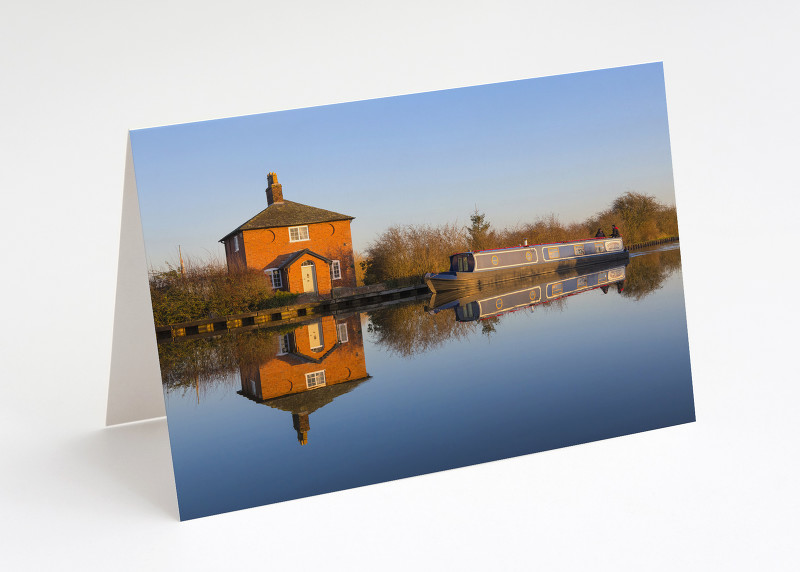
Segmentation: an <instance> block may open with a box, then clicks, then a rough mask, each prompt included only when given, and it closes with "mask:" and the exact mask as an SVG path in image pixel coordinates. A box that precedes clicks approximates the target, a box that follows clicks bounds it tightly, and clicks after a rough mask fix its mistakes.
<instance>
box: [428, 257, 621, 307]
mask: <svg viewBox="0 0 800 572" xmlns="http://www.w3.org/2000/svg"><path fill="white" fill-rule="evenodd" d="M627 265H628V262H627V261H625V262H623V263H621V264H620V262H618V261H617V262H606V263H603V264H592V265H591V266H582V267H581V268H573V269H571V270H563V271H559V272H556V273H548V274H542V275H537V276H529V277H527V278H523V279H521V280H515V281H513V282H509V281H506V282H498V283H495V284H492V285H490V286H487V287H484V288H481V289H479V290H448V291H445V292H438V293H434V294H433V296H431V301H430V303H429V305H428V308H427V310H428V312H430V313H432V314H436V313H438V312H441V311H444V310H448V309H450V308H453V309H454V310H455V313H456V320H457V321H459V322H471V321H473V320H480V319H484V318H491V317H493V316H497V315H499V314H504V313H506V312H512V311H514V310H518V309H520V308H525V307H528V306H537V305H539V304H544V303H547V302H550V301H553V300H557V299H559V298H564V297H566V296H572V295H574V294H580V293H583V292H588V291H590V290H595V289H601V290H602V291H603V292H604V293H607V292H608V289H609V287H611V286H616V287H617V291H619V292H622V288H623V284H624V281H625V268H626V266H627Z"/></svg>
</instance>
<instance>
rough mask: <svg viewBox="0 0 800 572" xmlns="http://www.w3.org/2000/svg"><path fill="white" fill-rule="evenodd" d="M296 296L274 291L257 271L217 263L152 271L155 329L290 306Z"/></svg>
mask: <svg viewBox="0 0 800 572" xmlns="http://www.w3.org/2000/svg"><path fill="white" fill-rule="evenodd" d="M295 298H296V295H295V294H289V293H286V292H273V291H272V288H271V287H270V285H269V283H268V282H267V280H266V279H265V278H264V275H263V274H262V273H261V272H259V271H257V270H241V271H232V272H228V269H227V268H226V266H225V265H224V264H222V263H221V262H218V261H215V260H209V261H205V262H202V263H193V262H191V261H190V262H188V263H187V264H185V266H184V270H183V272H182V271H181V267H180V265H170V264H168V265H167V270H154V269H151V270H150V299H151V301H152V304H153V318H154V320H155V323H156V326H165V325H168V324H175V323H179V322H187V321H190V320H198V319H202V318H214V317H219V316H229V315H232V314H241V313H244V312H252V311H256V310H263V309H266V308H274V307H276V306H282V305H285V304H289V303H291V302H292V301H293V300H294V299H295Z"/></svg>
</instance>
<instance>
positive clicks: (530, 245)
mask: <svg viewBox="0 0 800 572" xmlns="http://www.w3.org/2000/svg"><path fill="white" fill-rule="evenodd" d="M611 238H615V239H616V238H622V237H621V236H614V237H611V236H598V237H594V236H593V237H591V238H581V239H578V240H565V241H564V242H539V243H537V244H529V245H528V246H523V245H522V244H518V245H516V246H504V247H503V248H487V249H486V250H467V251H465V252H454V253H453V254H451V256H456V255H457V254H483V253H484V252H499V251H502V250H519V249H520V248H533V247H534V246H551V245H556V244H572V243H573V242H589V241H590V240H610V239H611Z"/></svg>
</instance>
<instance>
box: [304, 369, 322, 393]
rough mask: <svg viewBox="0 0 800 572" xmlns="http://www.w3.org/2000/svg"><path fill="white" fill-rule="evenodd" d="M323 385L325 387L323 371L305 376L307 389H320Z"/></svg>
mask: <svg viewBox="0 0 800 572" xmlns="http://www.w3.org/2000/svg"><path fill="white" fill-rule="evenodd" d="M323 385H325V370H324V369H323V370H322V371H314V372H311V373H307V374H306V387H307V388H308V389H311V388H312V387H321V386H323Z"/></svg>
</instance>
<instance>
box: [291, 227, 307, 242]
mask: <svg viewBox="0 0 800 572" xmlns="http://www.w3.org/2000/svg"><path fill="white" fill-rule="evenodd" d="M303 229H305V238H304V237H303V232H302V231H303ZM293 230H296V231H297V238H292V231H293ZM304 240H311V237H310V236H309V234H308V225H307V224H306V225H303V226H290V227H289V242H303V241H304Z"/></svg>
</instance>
